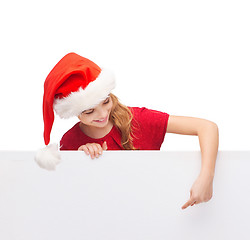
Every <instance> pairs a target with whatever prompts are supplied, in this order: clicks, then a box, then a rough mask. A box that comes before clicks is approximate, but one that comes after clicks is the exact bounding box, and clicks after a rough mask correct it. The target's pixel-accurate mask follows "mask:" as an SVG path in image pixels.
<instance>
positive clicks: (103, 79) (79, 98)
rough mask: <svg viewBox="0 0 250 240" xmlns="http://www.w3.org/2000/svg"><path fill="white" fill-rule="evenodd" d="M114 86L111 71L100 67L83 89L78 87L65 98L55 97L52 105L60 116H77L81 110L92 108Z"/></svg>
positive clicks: (104, 97)
mask: <svg viewBox="0 0 250 240" xmlns="http://www.w3.org/2000/svg"><path fill="white" fill-rule="evenodd" d="M114 88H115V77H114V75H113V73H112V72H110V71H108V70H107V69H102V71H101V73H100V74H99V76H98V77H97V78H96V79H95V80H94V81H93V82H90V83H89V85H88V86H87V87H86V88H85V89H82V88H80V89H79V90H78V91H77V92H72V93H71V94H70V95H69V96H67V97H65V98H62V99H55V101H54V106H53V107H54V109H55V111H56V113H57V114H58V115H59V117H60V118H70V117H73V116H78V115H80V114H81V113H82V112H83V111H85V110H88V109H91V108H94V107H96V106H97V105H98V104H99V103H100V102H101V101H104V100H105V99H106V98H107V96H108V95H109V94H110V92H111V90H113V89H114Z"/></svg>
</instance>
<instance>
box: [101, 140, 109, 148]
mask: <svg viewBox="0 0 250 240" xmlns="http://www.w3.org/2000/svg"><path fill="white" fill-rule="evenodd" d="M102 149H103V150H107V149H108V146H107V142H106V141H105V142H104V143H103V144H102Z"/></svg>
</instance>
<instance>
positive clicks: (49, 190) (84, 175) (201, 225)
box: [0, 151, 250, 240]
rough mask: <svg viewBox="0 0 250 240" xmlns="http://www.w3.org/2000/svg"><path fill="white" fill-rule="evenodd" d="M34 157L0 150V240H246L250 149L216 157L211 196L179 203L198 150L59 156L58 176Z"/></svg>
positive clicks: (189, 181)
mask: <svg viewBox="0 0 250 240" xmlns="http://www.w3.org/2000/svg"><path fill="white" fill-rule="evenodd" d="M34 154H35V153H34V152H0V239H3V240H45V239H46V240H52V239H53V240H55V239H60V240H69V239H70V240H78V239H79V240H80V239H88V240H92V239H95V240H96V239H100V240H104V239H108V240H125V239H126V240H127V239H129V240H133V239H135V240H147V239H150V240H151V239H152V240H156V239H157V240H161V239H164V240H165V239H171V240H175V239H185V240H191V239H192V240H196V239H202V240H206V239H207V240H208V239H209V240H211V239H213V240H216V239H218V240H219V239H220V240H221V239H227V240H231V239H232V240H233V239H241V240H243V239H250V234H249V230H248V229H249V218H250V206H249V204H250V152H249V151H246V152H237V151H234V152H230V151H228V152H219V153H218V158H217V165H216V172H215V178H214V195H213V198H212V199H211V200H210V201H209V202H207V203H201V204H198V205H194V206H192V207H188V208H187V209H185V210H182V209H181V206H182V205H183V204H184V203H185V202H186V201H187V200H188V199H189V191H190V188H191V186H192V184H193V182H194V181H195V179H196V177H197V176H198V174H199V170H200V165H201V164H200V163H201V159H200V156H201V155H200V152H188V151H185V152H162V151H107V152H104V153H103V155H102V156H101V157H100V158H98V159H94V160H91V159H90V157H87V156H85V154H84V153H83V152H70V151H69V152H62V153H61V155H62V160H63V161H62V163H61V164H60V165H58V167H57V169H56V171H52V172H49V171H47V170H44V169H41V168H40V167H38V165H37V164H36V163H35V162H34V160H33V158H34Z"/></svg>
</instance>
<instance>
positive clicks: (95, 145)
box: [92, 144, 99, 158]
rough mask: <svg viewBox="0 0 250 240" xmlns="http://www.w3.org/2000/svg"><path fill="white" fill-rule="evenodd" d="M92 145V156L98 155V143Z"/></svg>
mask: <svg viewBox="0 0 250 240" xmlns="http://www.w3.org/2000/svg"><path fill="white" fill-rule="evenodd" d="M92 147H93V149H94V154H93V155H94V158H95V157H97V158H98V157H99V149H98V144H92Z"/></svg>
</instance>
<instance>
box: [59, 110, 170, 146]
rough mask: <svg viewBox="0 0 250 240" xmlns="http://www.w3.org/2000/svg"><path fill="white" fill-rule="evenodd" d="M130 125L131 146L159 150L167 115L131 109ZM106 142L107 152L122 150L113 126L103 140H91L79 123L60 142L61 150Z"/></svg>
mask: <svg viewBox="0 0 250 240" xmlns="http://www.w3.org/2000/svg"><path fill="white" fill-rule="evenodd" d="M130 110H131V111H132V113H133V120H132V124H133V125H134V126H135V130H134V140H133V144H134V147H135V148H138V149H139V150H160V148H161V145H162V143H163V141H164V137H165V134H166V130H167V124H168V119H169V114H167V113H163V112H159V111H155V110H150V109H147V108H139V107H132V108H130ZM104 141H106V142H107V146H108V150H123V147H122V145H121V134H120V131H119V130H118V129H117V128H116V127H115V126H113V128H112V129H111V131H110V132H109V133H108V134H107V135H106V136H105V137H103V138H99V139H93V138H90V137H88V136H87V135H85V134H84V133H83V132H82V131H81V129H80V127H79V122H78V123H77V124H75V126H73V127H72V128H71V129H70V130H69V131H68V132H66V133H65V134H64V135H63V137H62V139H61V141H60V146H61V147H60V149H61V150H78V148H79V147H80V146H81V145H85V144H87V143H99V144H100V145H101V146H102V144H103V142H104Z"/></svg>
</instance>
